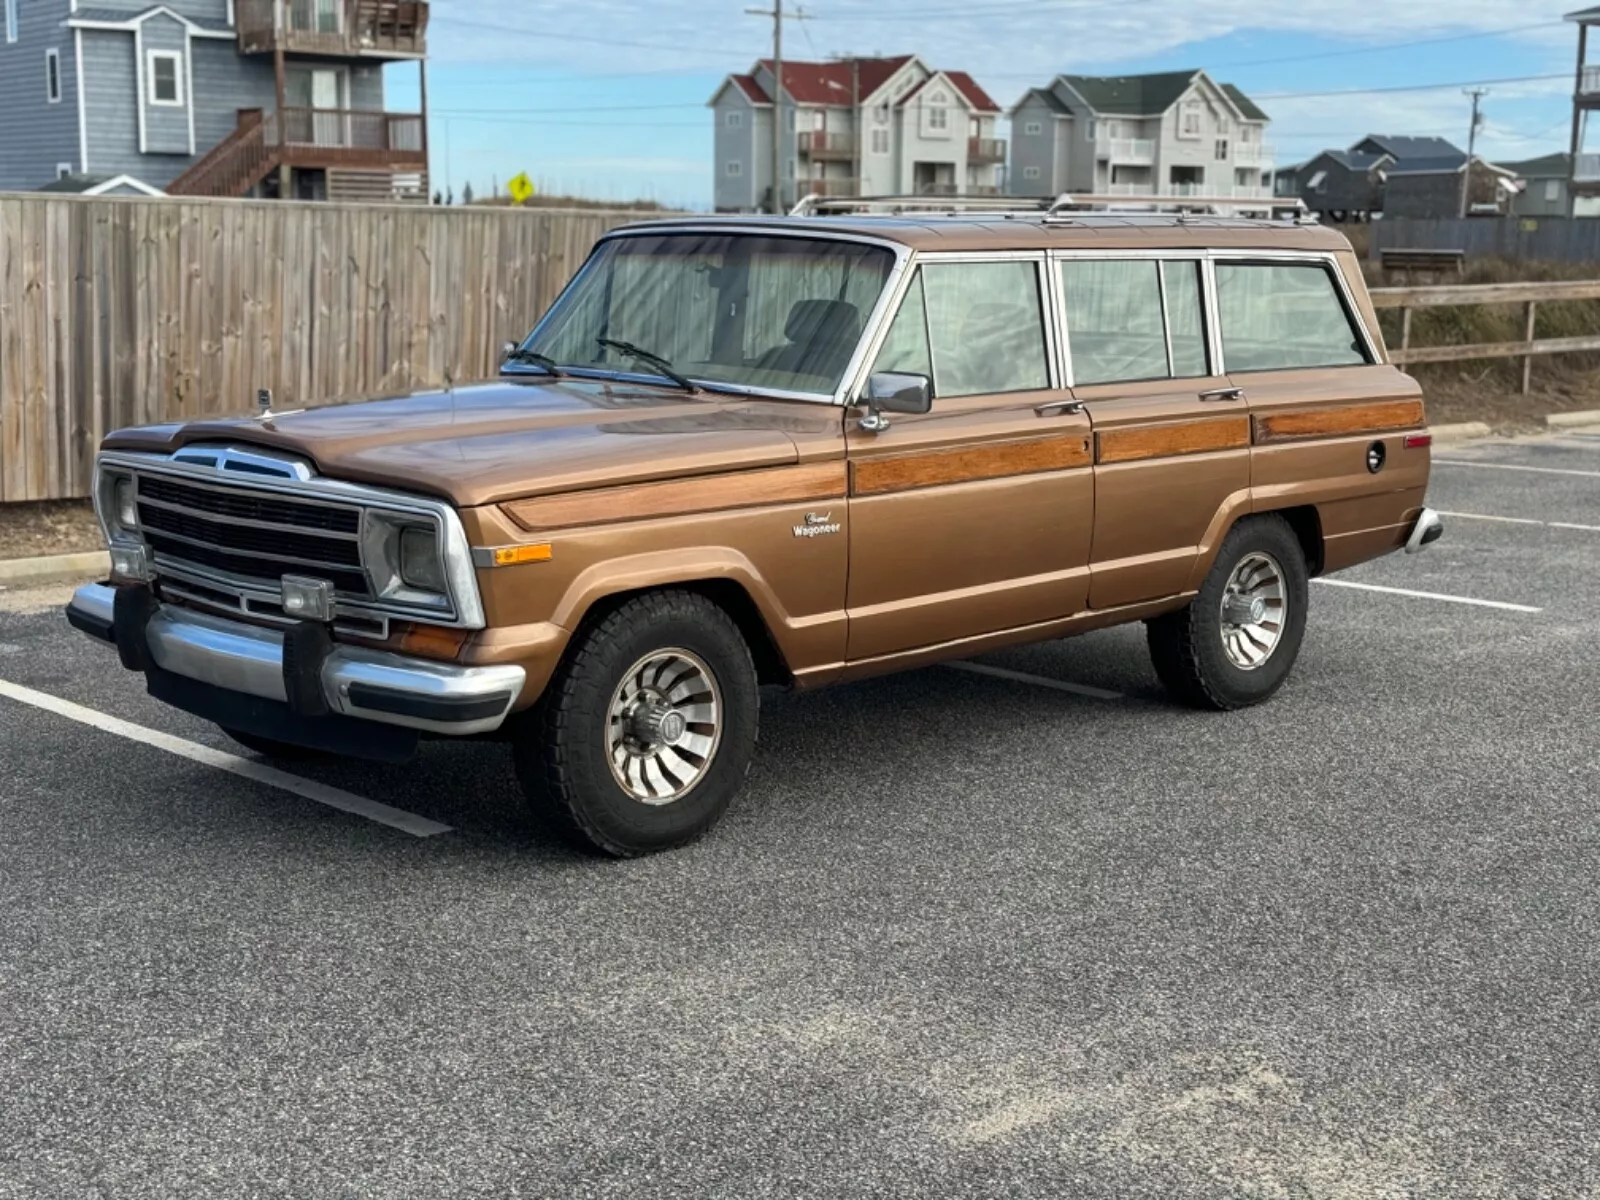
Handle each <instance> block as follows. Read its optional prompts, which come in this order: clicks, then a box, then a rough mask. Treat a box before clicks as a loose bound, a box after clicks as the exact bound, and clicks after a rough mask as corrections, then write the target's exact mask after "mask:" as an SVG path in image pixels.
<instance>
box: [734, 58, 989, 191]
mask: <svg viewBox="0 0 1600 1200" xmlns="http://www.w3.org/2000/svg"><path fill="white" fill-rule="evenodd" d="M776 95H777V87H776V79H775V77H774V75H773V70H772V61H771V60H770V59H762V60H760V61H759V62H757V63H756V64H755V65H754V66H753V67H752V68H751V69H750V71H749V73H748V74H744V75H729V76H728V77H727V79H725V80H723V82H722V86H721V87H719V88H718V89H717V90H716V93H715V94H714V95H713V96H712V97H711V100H710V107H711V110H712V114H713V118H714V120H715V122H716V136H715V145H716V184H715V190H714V197H715V204H716V208H717V211H718V212H757V211H762V210H765V209H767V208H769V207H770V204H771V191H770V189H771V186H772V129H773V108H774V105H773V99H774V96H776ZM781 110H782V114H783V119H782V125H781V130H782V132H781V135H780V155H779V157H780V159H781V163H782V165H781V168H780V172H781V175H782V180H781V182H780V186H779V196H780V200H781V203H782V205H783V207H784V208H786V209H787V208H788V207H789V206H791V205H793V204H794V203H795V202H796V201H797V200H798V199H799V198H800V197H802V196H806V195H810V194H817V195H824V196H886V195H911V194H918V195H945V196H955V195H977V196H985V195H998V194H999V192H1000V191H1001V189H1002V184H1003V182H1004V170H1005V159H1006V144H1005V142H1004V141H1002V140H1000V139H999V138H998V137H996V136H995V122H996V121H997V120H998V119H999V117H1000V115H1001V113H1000V106H999V105H998V104H996V103H995V102H994V100H993V99H991V98H990V96H989V94H988V93H987V92H985V91H984V90H983V88H981V87H980V86H978V83H977V81H976V80H974V79H973V78H972V76H971V75H969V74H967V73H966V72H965V71H940V70H935V69H934V68H932V67H930V66H928V64H926V63H924V62H923V61H922V60H921V59H920V58H918V57H917V56H916V55H914V54H907V55H901V56H899V57H896V58H854V59H839V60H835V61H831V62H789V61H787V60H785V62H784V64H783V93H782V96H781Z"/></svg>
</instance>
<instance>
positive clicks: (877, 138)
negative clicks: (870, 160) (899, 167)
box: [872, 129, 889, 154]
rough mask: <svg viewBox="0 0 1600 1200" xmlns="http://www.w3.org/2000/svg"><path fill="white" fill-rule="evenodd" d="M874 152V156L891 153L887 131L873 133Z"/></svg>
mask: <svg viewBox="0 0 1600 1200" xmlns="http://www.w3.org/2000/svg"><path fill="white" fill-rule="evenodd" d="M872 152H873V153H874V154H887V153H889V131H888V130H887V129H874V130H873V131H872Z"/></svg>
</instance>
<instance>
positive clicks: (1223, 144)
mask: <svg viewBox="0 0 1600 1200" xmlns="http://www.w3.org/2000/svg"><path fill="white" fill-rule="evenodd" d="M1217 161H1218V162H1227V161H1228V139H1227V138H1218V139H1217Z"/></svg>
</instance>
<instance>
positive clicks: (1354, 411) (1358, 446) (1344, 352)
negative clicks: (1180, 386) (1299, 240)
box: [1213, 253, 1429, 570]
mask: <svg viewBox="0 0 1600 1200" xmlns="http://www.w3.org/2000/svg"><path fill="white" fill-rule="evenodd" d="M1353 263H1354V260H1353V258H1352V259H1350V260H1349V264H1348V265H1349V267H1350V269H1355V268H1354V266H1353ZM1213 270H1214V272H1215V278H1216V306H1217V324H1218V328H1219V332H1220V344H1221V350H1222V355H1223V362H1224V365H1225V366H1226V367H1227V371H1228V380H1229V382H1230V383H1231V384H1233V385H1234V386H1236V387H1238V388H1240V389H1241V390H1242V391H1243V392H1244V394H1245V396H1246V397H1247V403H1248V404H1249V408H1250V415H1251V418H1252V421H1253V425H1254V440H1255V443H1256V446H1255V450H1254V461H1253V469H1252V482H1253V485H1254V503H1255V507H1256V508H1258V509H1272V508H1282V507H1285V506H1294V505H1300V504H1305V503H1307V502H1313V503H1315V504H1316V508H1317V514H1318V518H1319V523H1320V525H1321V530H1322V535H1323V557H1324V568H1325V569H1327V570H1336V569H1338V568H1339V567H1342V566H1347V565H1348V564H1349V563H1351V562H1356V561H1359V560H1361V559H1363V558H1367V557H1370V556H1371V555H1374V554H1379V553H1382V552H1383V551H1385V550H1389V549H1393V548H1394V547H1395V546H1397V545H1401V544H1403V543H1404V541H1405V538H1406V535H1407V533H1408V532H1409V531H1410V527H1411V523H1412V522H1413V521H1414V520H1415V518H1416V515H1417V512H1418V511H1420V509H1421V507H1422V498H1423V492H1424V490H1425V489H1426V487H1427V483H1428V466H1429V454H1428V450H1427V447H1426V445H1425V444H1421V445H1419V444H1417V442H1418V439H1415V438H1412V439H1410V441H1411V444H1410V445H1408V444H1407V441H1408V439H1407V436H1406V435H1407V433H1408V431H1409V432H1412V433H1415V432H1417V431H1420V430H1421V429H1422V428H1423V426H1424V414H1423V406H1422V395H1421V391H1420V389H1419V388H1418V386H1417V384H1416V381H1415V380H1413V379H1411V378H1410V377H1409V376H1407V375H1405V374H1404V373H1403V372H1401V371H1400V370H1399V369H1398V368H1396V367H1394V366H1391V365H1389V364H1387V363H1385V362H1383V361H1382V355H1381V353H1380V351H1379V347H1378V345H1377V343H1376V339H1374V338H1372V337H1369V336H1368V334H1367V327H1366V324H1365V322H1364V321H1363V320H1362V318H1361V314H1360V312H1359V310H1358V308H1357V306H1356V297H1355V296H1354V295H1352V294H1351V292H1350V290H1349V288H1348V287H1347V286H1346V284H1345V279H1344V276H1343V274H1342V272H1341V270H1340V260H1339V258H1337V257H1335V256H1333V255H1321V254H1305V253H1302V254H1282V255H1277V256H1252V257H1238V258H1234V257H1221V258H1218V260H1217V261H1216V262H1215V263H1214V265H1213Z"/></svg>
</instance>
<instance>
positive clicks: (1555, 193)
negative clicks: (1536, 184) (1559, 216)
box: [1544, 179, 1561, 203]
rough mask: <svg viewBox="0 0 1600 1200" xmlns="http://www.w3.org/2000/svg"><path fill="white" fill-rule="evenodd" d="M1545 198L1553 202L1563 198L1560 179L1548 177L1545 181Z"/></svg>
mask: <svg viewBox="0 0 1600 1200" xmlns="http://www.w3.org/2000/svg"><path fill="white" fill-rule="evenodd" d="M1544 198H1545V199H1546V200H1547V201H1549V202H1551V203H1554V202H1555V201H1557V200H1559V199H1561V181H1560V180H1559V179H1546V180H1545V181H1544Z"/></svg>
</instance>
